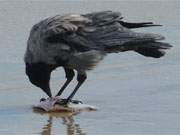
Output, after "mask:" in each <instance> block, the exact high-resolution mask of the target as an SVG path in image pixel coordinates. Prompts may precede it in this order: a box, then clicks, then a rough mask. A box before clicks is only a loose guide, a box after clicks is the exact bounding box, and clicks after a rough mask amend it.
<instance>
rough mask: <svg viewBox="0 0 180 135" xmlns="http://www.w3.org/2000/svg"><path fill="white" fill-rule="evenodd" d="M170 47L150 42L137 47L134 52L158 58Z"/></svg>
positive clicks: (161, 43)
mask: <svg viewBox="0 0 180 135" xmlns="http://www.w3.org/2000/svg"><path fill="white" fill-rule="evenodd" d="M171 47H172V46H171V45H169V44H168V43H163V42H150V43H146V44H144V45H143V46H139V47H137V48H136V49H135V50H134V51H135V52H137V53H139V54H141V55H144V56H146V57H153V58H160V57H162V56H164V55H165V51H164V50H166V49H170V48H171Z"/></svg>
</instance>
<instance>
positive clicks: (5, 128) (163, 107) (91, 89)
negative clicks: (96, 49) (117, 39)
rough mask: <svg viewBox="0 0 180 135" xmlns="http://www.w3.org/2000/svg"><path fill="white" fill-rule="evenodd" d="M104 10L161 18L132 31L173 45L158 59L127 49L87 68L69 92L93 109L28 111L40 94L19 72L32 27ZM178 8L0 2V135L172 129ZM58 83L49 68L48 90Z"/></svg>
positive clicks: (178, 64) (176, 117)
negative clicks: (48, 20)
mask: <svg viewBox="0 0 180 135" xmlns="http://www.w3.org/2000/svg"><path fill="white" fill-rule="evenodd" d="M107 9H111V10H112V9H113V10H118V11H121V12H122V13H123V15H124V16H126V20H132V21H133V20H134V21H144V20H147V21H152V20H153V21H155V22H156V23H160V24H164V27H154V28H146V29H143V30H142V29H141V30H138V31H140V32H142V31H143V32H144V31H149V32H154V33H160V34H162V35H164V36H165V37H166V41H167V42H169V43H171V44H172V45H173V46H174V47H173V48H172V49H171V50H169V51H168V53H167V55H166V56H165V57H163V58H161V59H151V58H145V57H142V56H140V55H138V54H136V53H133V52H126V53H120V54H111V55H109V56H108V57H106V59H104V60H103V61H102V63H100V64H99V66H98V67H97V68H96V69H95V70H93V71H91V72H89V73H88V80H87V82H86V83H85V84H84V85H83V86H82V88H81V89H80V90H79V91H78V93H77V95H76V97H75V98H76V99H81V100H82V101H83V102H85V103H88V104H91V105H95V106H97V107H98V108H99V109H98V111H95V112H82V113H80V114H76V115H72V114H67V113H66V114H43V113H38V112H34V111H33V110H32V108H31V106H32V105H33V104H36V103H37V102H38V101H39V99H40V98H41V97H44V96H45V95H44V94H43V92H42V91H41V90H39V89H38V88H36V87H34V86H33V85H31V84H30V83H29V81H28V79H27V77H26V76H25V74H24V64H23V55H24V51H25V47H26V40H27V37H28V34H29V30H30V28H31V26H32V25H33V24H34V23H36V22H37V21H39V20H40V19H42V18H45V17H47V16H51V15H55V14H59V13H70V12H71V13H74V12H76V13H84V12H90V11H95V10H96V11H97V10H107ZM152 9H153V10H152ZM179 12H180V2H178V1H172V2H168V1H146V2H145V1H144V2H142V1H128V2H121V1H104V2H102V1H91V2H88V1H78V2H73V1H66V2H65V1H62V2H48V1H46V2H43V1H39V2H32V1H31V2H22V1H14V2H10V1H9V2H8V1H4V2H3V1H1V2H0V20H1V21H0V39H1V40H0V47H1V49H0V58H1V59H0V123H1V124H0V135H1V134H2V135H10V134H13V135H59V134H62V135H72V134H77V135H84V134H88V135H101V134H103V135H109V134H114V135H117V134H123V135H124V134H126V135H134V134H138V135H139V134H142V135H145V134H148V135H150V134H152V135H156V134H157V135H158V134H164V135H165V134H167V135H171V134H173V135H176V134H179V133H180V128H179V125H180V109H179V106H180V102H179V100H180V91H179V88H180V83H179V80H180V70H179V69H180V61H179V59H180V55H179V54H180V46H179V43H180V38H179V35H180V34H179V33H180V25H179V24H180V19H179ZM63 81H65V80H64V73H63V72H62V70H61V69H58V70H56V71H55V72H53V75H52V82H51V87H52V90H53V93H56V92H57V90H58V88H59V87H60V85H61V84H62V82H63ZM75 83H76V81H74V82H73V83H72V84H71V85H70V86H69V87H68V89H67V90H66V92H65V93H64V95H63V97H66V96H67V95H68V94H69V93H70V92H71V90H72V89H73V87H74V85H75Z"/></svg>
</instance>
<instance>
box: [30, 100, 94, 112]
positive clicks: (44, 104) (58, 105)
mask: <svg viewBox="0 0 180 135" xmlns="http://www.w3.org/2000/svg"><path fill="white" fill-rule="evenodd" d="M64 100H65V99H59V98H55V99H50V98H47V99H44V100H41V101H40V102H39V103H38V104H37V105H33V109H36V110H37V109H39V110H41V111H45V112H81V111H96V110H97V108H96V107H95V106H92V105H88V104H84V103H82V102H81V101H79V100H72V101H70V102H69V103H68V104H66V105H64V104H63V101H64Z"/></svg>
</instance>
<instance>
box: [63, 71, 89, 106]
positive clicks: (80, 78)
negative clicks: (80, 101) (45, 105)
mask: <svg viewBox="0 0 180 135" xmlns="http://www.w3.org/2000/svg"><path fill="white" fill-rule="evenodd" d="M86 78H87V75H86V73H85V72H82V73H78V75H77V81H78V84H77V85H76V87H75V89H74V90H73V92H72V93H71V94H70V96H69V97H68V98H67V99H66V104H67V103H68V102H69V101H71V100H72V98H73V97H74V95H75V94H76V92H77V90H78V89H79V87H80V86H81V85H82V84H83V82H84V81H85V80H86Z"/></svg>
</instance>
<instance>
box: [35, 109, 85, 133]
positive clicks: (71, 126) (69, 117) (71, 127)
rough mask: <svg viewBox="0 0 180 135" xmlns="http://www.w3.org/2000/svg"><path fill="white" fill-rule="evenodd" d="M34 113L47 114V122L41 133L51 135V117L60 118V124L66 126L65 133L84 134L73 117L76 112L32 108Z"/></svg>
mask: <svg viewBox="0 0 180 135" xmlns="http://www.w3.org/2000/svg"><path fill="white" fill-rule="evenodd" d="M34 112H35V113H39V114H41V115H48V116H49V118H48V120H47V124H45V125H44V126H43V128H42V132H41V135H52V126H53V118H60V119H62V121H63V122H62V124H63V125H65V126H66V134H67V135H85V134H86V133H84V132H83V130H82V129H81V127H80V125H79V124H77V123H76V122H75V120H74V118H73V116H74V115H76V114H77V113H68V112H67V113H44V112H41V111H37V110H34Z"/></svg>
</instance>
